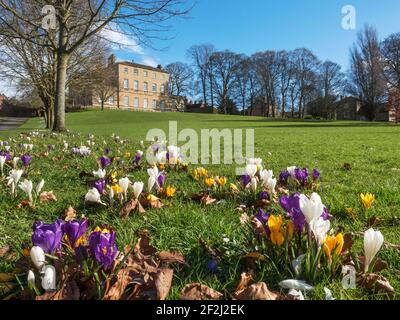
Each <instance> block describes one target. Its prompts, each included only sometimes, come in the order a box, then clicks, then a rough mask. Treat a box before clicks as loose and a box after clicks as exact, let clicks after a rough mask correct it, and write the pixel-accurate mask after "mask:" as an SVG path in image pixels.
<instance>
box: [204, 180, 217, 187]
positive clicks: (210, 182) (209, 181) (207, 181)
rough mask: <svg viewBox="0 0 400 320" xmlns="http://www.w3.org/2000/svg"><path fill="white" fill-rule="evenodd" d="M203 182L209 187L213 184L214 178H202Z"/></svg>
mask: <svg viewBox="0 0 400 320" xmlns="http://www.w3.org/2000/svg"><path fill="white" fill-rule="evenodd" d="M204 183H205V184H206V186H207V187H209V188H211V187H212V186H213V185H214V183H215V180H214V178H207V179H205V180H204Z"/></svg>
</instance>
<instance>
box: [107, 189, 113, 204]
mask: <svg viewBox="0 0 400 320" xmlns="http://www.w3.org/2000/svg"><path fill="white" fill-rule="evenodd" d="M108 198H109V200H110V203H111V204H112V202H113V199H114V190H113V188H110V189H109V190H108Z"/></svg>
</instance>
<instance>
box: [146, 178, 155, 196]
mask: <svg viewBox="0 0 400 320" xmlns="http://www.w3.org/2000/svg"><path fill="white" fill-rule="evenodd" d="M155 184H156V178H155V177H154V176H150V177H149V179H148V180H147V191H148V192H151V190H152V189H153V187H154V185H155Z"/></svg>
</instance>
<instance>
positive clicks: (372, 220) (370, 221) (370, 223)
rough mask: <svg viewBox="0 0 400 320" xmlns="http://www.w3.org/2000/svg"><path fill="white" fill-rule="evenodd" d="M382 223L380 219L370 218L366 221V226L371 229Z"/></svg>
mask: <svg viewBox="0 0 400 320" xmlns="http://www.w3.org/2000/svg"><path fill="white" fill-rule="evenodd" d="M383 221H384V219H382V218H378V217H371V218H369V219H368V221H367V226H368V228H372V227H375V226H377V225H380V224H381V223H382V222H383Z"/></svg>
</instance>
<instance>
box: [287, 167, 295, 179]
mask: <svg viewBox="0 0 400 320" xmlns="http://www.w3.org/2000/svg"><path fill="white" fill-rule="evenodd" d="M296 169H297V167H296V166H291V167H287V168H286V171H287V172H288V173H289V175H290V176H291V177H292V179H296Z"/></svg>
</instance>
